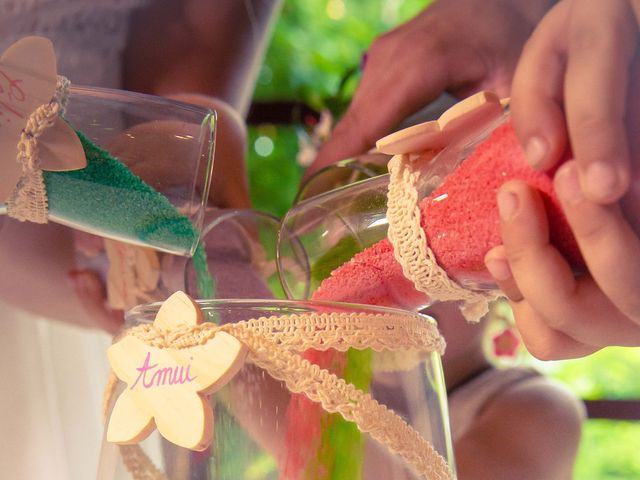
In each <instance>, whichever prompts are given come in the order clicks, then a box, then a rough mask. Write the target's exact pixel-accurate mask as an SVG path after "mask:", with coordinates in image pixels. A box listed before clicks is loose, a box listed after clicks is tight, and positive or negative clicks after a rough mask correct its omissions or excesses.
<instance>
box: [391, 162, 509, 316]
mask: <svg viewBox="0 0 640 480" xmlns="http://www.w3.org/2000/svg"><path fill="white" fill-rule="evenodd" d="M414 163H415V162H414V161H412V160H411V158H410V156H409V155H396V156H394V157H393V158H392V159H391V160H390V161H389V174H390V176H389V191H388V194H387V220H388V222H389V231H388V234H387V235H388V237H389V240H390V241H391V244H392V245H393V253H394V256H395V258H396V261H397V262H398V263H399V264H400V265H401V266H402V272H403V273H404V275H405V276H406V277H407V278H408V279H409V280H411V281H412V282H413V284H414V286H415V288H416V290H418V291H420V292H423V293H425V294H426V295H428V296H429V298H431V299H432V300H435V301H442V302H446V301H463V302H464V303H463V306H462V308H461V310H462V314H463V315H464V317H465V318H466V319H467V320H469V321H474V322H476V321H478V320H480V319H481V318H482V317H483V316H484V315H485V314H486V313H487V312H488V311H489V303H490V302H492V301H493V300H495V299H496V298H498V296H499V294H500V292H499V291H498V290H492V291H485V292H481V291H476V290H469V289H466V288H464V287H462V286H461V285H459V284H458V283H456V282H455V281H453V280H452V279H451V278H449V276H448V275H447V272H445V271H444V269H443V268H442V267H440V265H438V262H437V260H436V257H435V255H434V253H433V251H432V250H431V249H430V248H429V244H428V241H427V237H426V235H425V233H424V230H423V229H422V225H421V214H420V208H419V206H418V202H419V200H420V199H419V198H418V189H417V185H418V181H419V179H420V168H419V167H416V166H414Z"/></svg>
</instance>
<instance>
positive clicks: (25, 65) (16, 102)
mask: <svg viewBox="0 0 640 480" xmlns="http://www.w3.org/2000/svg"><path fill="white" fill-rule="evenodd" d="M56 83H57V66H56V56H55V52H54V50H53V45H52V44H51V41H49V40H48V39H46V38H43V37H26V38H23V39H21V40H19V41H17V42H16V43H14V44H13V45H11V46H10V47H9V48H8V49H7V50H5V52H4V53H3V54H2V56H0V172H1V173H0V203H6V201H7V200H8V198H9V197H10V195H11V193H12V192H13V190H14V189H15V188H16V185H17V184H18V181H19V180H20V177H21V176H22V173H23V170H22V168H23V166H22V165H21V164H20V163H19V162H18V161H17V160H16V158H17V156H18V143H19V142H20V136H21V133H22V131H23V129H24V128H25V126H26V124H27V121H28V120H29V117H30V115H31V114H32V113H33V112H35V111H36V109H37V108H38V107H40V106H41V105H45V104H48V103H49V102H51V100H52V98H53V97H54V95H55V93H56ZM38 154H39V168H40V169H42V170H50V171H64V170H77V169H80V168H84V167H85V166H86V164H87V160H86V158H85V155H84V150H83V149H82V144H81V143H80V140H79V139H78V136H77V135H76V134H75V132H74V131H73V129H72V128H71V127H69V125H67V124H66V123H65V122H64V120H63V119H62V118H60V117H57V118H55V120H54V121H53V125H51V126H47V128H46V130H44V131H42V133H41V135H40V137H39V141H38Z"/></svg>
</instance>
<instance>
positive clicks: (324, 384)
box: [104, 312, 452, 480]
mask: <svg viewBox="0 0 640 480" xmlns="http://www.w3.org/2000/svg"><path fill="white" fill-rule="evenodd" d="M369 327H371V328H369ZM218 331H224V332H226V333H229V334H231V335H233V336H235V337H236V338H237V339H238V340H239V341H241V342H243V343H244V344H245V345H246V346H247V347H248V349H249V353H248V358H249V360H251V361H252V362H253V363H254V364H256V365H257V366H259V367H261V368H263V369H264V370H266V371H267V372H268V373H269V374H270V375H271V376H272V377H273V378H275V379H277V380H282V381H284V382H285V384H286V385H287V387H288V388H289V390H290V391H291V392H293V393H303V394H305V395H306V396H307V397H309V398H310V399H311V400H312V401H314V402H317V403H320V404H321V405H322V407H323V408H324V409H325V410H326V411H327V412H330V413H339V414H340V415H342V416H343V417H344V418H345V419H346V420H347V421H351V422H354V423H356V424H357V425H358V427H359V429H360V430H361V431H363V432H365V433H368V434H369V435H370V436H371V437H372V438H374V439H375V440H377V441H379V442H380V443H381V444H383V445H385V446H386V447H387V448H388V449H389V450H390V451H392V452H394V453H395V454H397V455H398V456H399V457H401V458H402V459H403V460H405V461H406V462H407V463H408V464H409V465H411V466H412V467H413V468H414V469H415V470H416V471H417V472H418V474H420V475H421V476H422V477H423V478H427V479H436V480H445V479H451V478H452V472H451V469H450V468H449V466H448V464H447V462H446V460H445V459H444V458H443V457H442V456H441V455H440V454H439V453H438V452H437V451H436V450H435V449H434V448H433V446H432V445H431V444H430V443H429V442H428V441H427V440H426V439H425V438H423V437H422V436H421V435H420V433H419V432H417V431H416V430H415V429H414V428H412V427H411V426H410V425H408V424H407V423H406V422H405V421H404V420H403V419H402V418H401V417H399V416H398V415H397V414H396V413H395V412H393V411H391V410H389V409H388V408H387V407H385V406H384V405H381V404H380V403H378V402H377V401H376V400H375V399H374V398H372V397H371V396H370V395H369V394H367V393H365V392H363V391H361V390H359V389H357V388H356V387H354V386H353V385H351V384H349V383H347V382H345V381H344V380H343V379H341V378H338V377H337V376H336V375H334V374H331V373H329V372H328V371H327V370H324V369H321V368H320V367H318V366H317V365H314V364H312V363H310V362H309V361H308V360H306V359H304V358H302V357H301V356H300V355H299V354H298V353H297V352H302V351H305V350H307V349H309V348H315V349H320V350H327V349H330V348H334V349H337V350H347V349H348V348H360V349H362V348H372V349H374V350H378V351H383V350H391V351H398V350H406V349H409V350H416V351H421V352H433V351H437V352H440V353H442V351H443V350H444V346H445V344H444V340H443V339H442V337H441V336H440V334H439V332H438V330H437V328H436V327H435V325H433V324H430V323H427V322H425V321H424V320H420V319H419V318H417V317H404V316H400V315H391V314H389V315H386V314H382V315H366V314H353V313H349V314H347V313H336V312H332V313H319V314H301V315H295V314H294V315H288V316H279V317H261V318H258V319H252V320H248V321H243V322H238V323H233V324H225V325H220V326H218V325H215V324H212V323H205V324H202V325H197V326H193V327H184V328H179V329H176V330H171V331H160V330H158V329H156V328H155V327H154V326H153V325H140V326H137V327H134V328H132V329H130V330H128V331H127V332H125V334H126V335H134V336H135V337H136V338H138V339H139V340H141V341H143V342H144V343H146V344H147V345H149V346H153V347H157V348H178V349H182V348H189V347H192V346H195V345H202V344H204V343H206V342H207V341H208V340H210V339H212V338H213V337H214V336H215V334H216V333H217V332H218ZM112 375H113V374H112ZM114 389H115V383H114V382H110V383H109V384H108V386H107V389H106V390H105V402H104V409H105V411H104V415H105V419H106V415H107V412H106V410H107V408H108V405H109V403H110V399H111V397H112V395H113V392H114ZM130 448H131V446H123V448H122V450H121V452H122V456H123V461H124V463H125V466H126V467H127V469H128V470H129V471H130V473H131V474H132V475H133V478H134V479H135V480H140V479H155V480H160V479H163V478H164V475H163V474H162V473H160V472H157V471H156V473H157V475H159V476H157V475H156V473H153V472H152V471H151V470H150V469H147V468H146V467H143V466H141V464H140V461H141V459H140V454H141V453H142V452H141V451H140V450H139V447H138V449H133V450H131V449H130ZM142 455H144V453H142ZM145 457H146V456H145ZM143 461H144V462H150V461H149V460H148V458H145V459H144V460H143ZM151 466H153V465H152V464H151ZM153 468H155V467H153ZM136 475H142V476H136ZM151 475H156V476H151Z"/></svg>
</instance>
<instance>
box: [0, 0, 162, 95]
mask: <svg viewBox="0 0 640 480" xmlns="http://www.w3.org/2000/svg"><path fill="white" fill-rule="evenodd" d="M149 1H150V0H99V1H97V0H96V1H92V0H0V35H1V37H2V38H1V40H0V49H1V50H2V51H4V50H5V49H6V48H7V47H8V46H9V45H11V44H12V43H14V42H15V41H16V40H18V39H20V38H22V37H25V36H28V35H41V36H44V37H47V38H49V39H50V40H51V41H52V42H53V44H54V47H55V50H56V54H57V57H58V73H59V74H61V75H64V76H66V77H67V78H69V80H70V81H71V83H72V84H80V85H92V86H101V87H119V86H120V84H121V72H122V71H121V68H120V65H121V63H122V62H121V56H122V52H123V50H124V47H125V45H126V42H127V36H128V32H129V18H130V15H131V13H132V11H133V10H135V9H136V8H138V7H141V6H143V5H145V4H147V3H148V2H149Z"/></svg>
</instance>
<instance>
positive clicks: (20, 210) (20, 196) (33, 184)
mask: <svg viewBox="0 0 640 480" xmlns="http://www.w3.org/2000/svg"><path fill="white" fill-rule="evenodd" d="M69 85H70V84H69V80H67V79H66V78H65V77H63V76H60V75H59V76H58V80H57V84H56V93H55V95H54V96H53V98H52V99H51V101H50V102H49V103H46V104H44V105H40V106H39V107H38V108H37V109H36V110H35V111H34V112H32V113H31V115H29V118H28V119H27V123H26V125H25V127H24V128H23V129H22V133H21V134H20V141H19V142H18V158H17V161H18V163H19V164H20V165H21V167H22V176H21V177H20V180H19V181H18V184H17V185H16V188H15V190H14V191H13V193H12V194H11V196H10V197H9V199H8V200H7V215H9V216H10V217H13V218H15V219H17V220H20V221H30V222H35V223H47V213H48V208H49V207H48V200H47V190H46V188H45V184H44V176H43V174H42V169H41V168H40V156H39V152H38V139H39V138H40V136H41V135H42V134H43V133H44V132H45V130H47V129H48V128H50V127H52V126H53V123H54V121H55V119H56V117H57V116H58V115H61V114H63V113H64V110H65V108H66V104H67V99H68V95H69Z"/></svg>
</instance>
